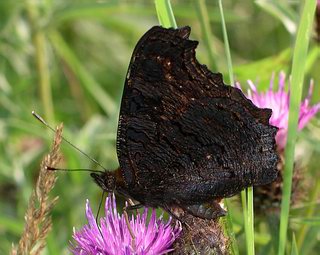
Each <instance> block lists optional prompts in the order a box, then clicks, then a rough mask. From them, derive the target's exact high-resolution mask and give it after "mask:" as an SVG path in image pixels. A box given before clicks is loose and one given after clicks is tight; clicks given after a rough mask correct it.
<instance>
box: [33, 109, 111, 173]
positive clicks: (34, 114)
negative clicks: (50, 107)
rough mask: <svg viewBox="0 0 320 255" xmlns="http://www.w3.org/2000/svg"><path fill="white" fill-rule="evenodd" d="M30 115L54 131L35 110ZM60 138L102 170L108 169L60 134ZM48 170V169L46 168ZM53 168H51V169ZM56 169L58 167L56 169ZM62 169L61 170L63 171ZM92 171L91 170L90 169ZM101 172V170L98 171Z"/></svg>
mask: <svg viewBox="0 0 320 255" xmlns="http://www.w3.org/2000/svg"><path fill="white" fill-rule="evenodd" d="M32 115H33V116H34V117H35V118H36V119H37V120H38V121H40V122H41V123H42V124H43V125H45V126H46V127H47V128H48V129H50V130H51V131H52V132H54V133H55V132H56V131H55V130H54V129H53V128H52V127H51V126H50V125H49V124H48V123H47V122H46V121H45V120H44V119H43V118H42V117H41V116H40V115H39V114H37V113H36V112H35V111H32ZM62 140H63V141H65V142H66V143H68V144H69V145H70V146H71V147H73V148H74V149H76V150H77V151H78V152H80V153H81V154H82V155H84V156H85V157H87V158H88V159H89V160H91V161H92V162H93V163H95V164H97V165H98V166H100V167H101V168H102V169H103V170H104V171H106V172H107V171H108V170H107V169H106V168H105V167H103V166H102V165H101V164H100V163H99V162H98V161H97V160H95V159H94V158H92V157H90V156H89V155H88V154H87V153H85V152H84V151H82V150H80V149H79V148H78V147H77V146H75V145H73V144H72V143H71V142H69V141H68V140H67V139H66V138H64V137H63V136H62ZM48 170H50V169H48ZM52 170H53V169H52ZM56 170H58V169H56ZM64 170H66V169H64ZM64 170H62V171H64ZM92 171H93V170H92ZM100 172H101V171H100Z"/></svg>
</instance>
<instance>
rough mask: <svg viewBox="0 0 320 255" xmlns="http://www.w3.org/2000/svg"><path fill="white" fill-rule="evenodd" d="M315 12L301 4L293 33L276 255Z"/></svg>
mask: <svg viewBox="0 0 320 255" xmlns="http://www.w3.org/2000/svg"><path fill="white" fill-rule="evenodd" d="M315 8H316V1H315V0H308V1H305V2H304V7H303V11H302V15H301V18H300V24H299V28H298V32H297V37H296V42H295V47H294V52H293V60H292V73H291V76H292V82H291V96H290V109H289V121H288V137H287V145H286V150H285V160H286V163H285V166H284V180H283V195H282V201H281V214H280V233H279V249H278V255H283V254H285V249H286V242H287V231H288V221H289V212H290V201H291V186H292V175H293V165H294V152H295V141H296V138H297V126H298V118H299V109H300V101H301V95H302V84H303V78H304V70H305V64H306V59H307V53H308V46H309V38H310V31H311V29H312V25H313V22H312V21H313V17H314V13H315Z"/></svg>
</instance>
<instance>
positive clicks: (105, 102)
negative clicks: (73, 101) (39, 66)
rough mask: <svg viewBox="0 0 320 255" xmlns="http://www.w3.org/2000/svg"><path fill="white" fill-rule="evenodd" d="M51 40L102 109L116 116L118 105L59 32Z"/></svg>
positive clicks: (53, 34) (51, 36)
mask: <svg viewBox="0 0 320 255" xmlns="http://www.w3.org/2000/svg"><path fill="white" fill-rule="evenodd" d="M50 40H51V41H52V44H53V46H54V48H55V50H56V51H57V53H58V55H59V56H60V57H61V59H63V60H64V61H65V62H66V63H67V64H68V65H69V66H70V68H71V69H72V70H73V71H74V72H75V73H76V74H77V75H78V78H79V80H80V81H81V84H82V85H83V86H84V87H85V89H86V90H87V91H88V92H89V93H90V94H91V95H92V97H93V98H94V99H95V100H96V101H97V103H98V104H99V105H100V106H101V108H102V109H103V110H104V111H105V112H106V113H107V114H109V115H112V114H114V112H115V111H116V105H115V102H114V101H113V99H112V98H111V97H110V96H109V95H108V94H107V93H106V92H105V90H103V88H102V87H101V86H100V84H98V83H97V82H96V80H95V79H94V78H93V77H92V76H91V75H90V73H89V72H88V71H87V70H86V69H85V68H84V67H83V66H82V64H81V62H80V61H79V60H78V59H77V57H76V56H75V54H74V53H73V52H72V50H71V49H70V48H69V46H68V45H67V44H66V42H65V41H64V40H63V38H62V37H61V36H60V34H59V33H58V32H53V31H52V32H51V33H50Z"/></svg>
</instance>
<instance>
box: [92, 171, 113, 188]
mask: <svg viewBox="0 0 320 255" xmlns="http://www.w3.org/2000/svg"><path fill="white" fill-rule="evenodd" d="M90 175H91V177H92V178H93V180H94V181H95V183H96V184H98V186H99V187H100V188H101V189H102V190H104V191H107V192H112V191H114V190H115V188H116V178H115V176H114V173H113V172H103V173H101V174H97V173H91V174H90Z"/></svg>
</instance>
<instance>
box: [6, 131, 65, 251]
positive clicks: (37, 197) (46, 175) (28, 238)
mask: <svg viewBox="0 0 320 255" xmlns="http://www.w3.org/2000/svg"><path fill="white" fill-rule="evenodd" d="M62 128H63V126H62V125H60V126H59V127H58V128H57V131H56V134H55V138H54V142H53V147H52V150H51V152H50V153H49V154H48V155H47V156H46V157H45V158H44V159H43V160H42V162H41V165H40V173H39V176H38V180H37V184H36V188H35V189H34V190H33V192H32V194H31V197H30V200H29V204H28V208H27V212H26V215H25V226H24V231H23V233H22V236H21V238H20V241H19V244H18V246H14V247H13V248H12V251H11V254H12V255H26V254H32V255H36V254H40V252H41V251H42V250H43V248H44V247H45V245H46V242H45V239H46V237H47V235H48V233H49V231H50V229H51V225H52V223H51V216H50V212H51V210H52V208H53V206H54V205H55V204H56V202H57V200H58V197H55V198H53V199H49V192H50V190H52V189H53V186H54V184H55V182H56V177H55V173H54V172H53V171H48V170H47V169H46V166H52V167H55V166H56V165H57V164H58V162H59V160H60V153H59V148H60V144H61V141H62V138H61V135H62Z"/></svg>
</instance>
